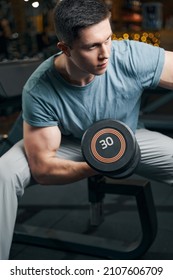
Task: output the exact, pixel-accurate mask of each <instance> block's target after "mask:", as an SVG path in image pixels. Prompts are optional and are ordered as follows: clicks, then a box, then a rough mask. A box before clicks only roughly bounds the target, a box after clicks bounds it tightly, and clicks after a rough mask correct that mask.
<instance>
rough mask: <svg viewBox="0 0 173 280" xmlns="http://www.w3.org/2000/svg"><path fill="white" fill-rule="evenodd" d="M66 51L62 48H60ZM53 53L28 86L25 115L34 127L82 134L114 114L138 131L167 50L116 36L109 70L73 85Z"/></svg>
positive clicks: (69, 133) (64, 133) (35, 73)
mask: <svg viewBox="0 0 173 280" xmlns="http://www.w3.org/2000/svg"><path fill="white" fill-rule="evenodd" d="M56 55H60V54H56ZM56 55H54V56H52V57H50V58H48V59H47V60H45V61H44V62H43V63H42V64H41V65H40V66H39V67H38V68H37V69H36V71H35V72H34V73H33V74H32V75H31V77H30V78H29V80H28V81H27V83H26V84H25V86H24V89H23V118H24V120H25V121H26V122H27V123H28V124H30V125H31V126H34V127H48V126H59V128H60V130H61V132H62V134H63V135H73V136H74V137H77V138H79V139H80V138H81V137H82V135H83V133H84V131H85V130H86V129H87V128H88V127H89V126H90V125H91V124H93V123H94V122H96V121H98V120H101V119H107V118H113V119H116V120H120V121H122V122H124V123H126V124H127V125H128V126H129V127H130V128H131V129H132V130H133V131H134V132H135V130H136V127H137V123H138V115H139V109H140V100H141V94H142V92H143V90H144V89H146V88H155V87H156V86H157V85H158V83H159V80H160V75H161V72H162V69H163V64H164V50H163V49H162V48H158V47H153V46H151V45H148V44H145V43H140V42H136V41H129V40H124V41H113V42H112V49H111V56H110V59H109V64H108V67H107V71H106V72H105V73H104V74H103V75H100V76H95V78H94V79H93V80H92V81H91V82H90V83H89V84H87V85H85V86H77V85H71V84H70V83H68V82H67V81H66V80H65V79H63V77H62V76H61V75H60V74H59V73H58V72H57V70H56V69H55V67H54V58H55V56H56Z"/></svg>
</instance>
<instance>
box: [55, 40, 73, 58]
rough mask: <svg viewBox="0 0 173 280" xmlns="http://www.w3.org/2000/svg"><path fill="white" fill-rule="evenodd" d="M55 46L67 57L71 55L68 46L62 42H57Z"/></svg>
mask: <svg viewBox="0 0 173 280" xmlns="http://www.w3.org/2000/svg"><path fill="white" fill-rule="evenodd" d="M57 47H58V48H59V49H60V50H61V51H62V52H63V53H64V54H65V55H66V56H68V57H70V56H71V54H70V48H69V46H67V45H66V44H65V43H64V42H58V44H57Z"/></svg>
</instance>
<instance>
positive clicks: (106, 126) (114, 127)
mask: <svg viewBox="0 0 173 280" xmlns="http://www.w3.org/2000/svg"><path fill="white" fill-rule="evenodd" d="M81 149H82V154H83V157H84V159H85V160H86V162H87V163H88V164H89V165H90V166H91V167H92V168H94V169H95V170H97V171H98V172H100V173H102V174H104V175H106V176H108V177H113V178H125V177H128V176H130V175H131V174H132V173H133V172H134V171H135V169H136V167H137V165H138V163H139V161H140V149H139V146H138V143H137V141H136V138H135V135H134V133H133V132H132V131H131V129H130V128H129V127H128V126H127V125H125V124H124V123H122V122H120V121H116V120H113V119H106V120H101V121H98V122H96V123H94V124H93V125H92V126H91V127H89V128H88V129H87V130H86V132H85V133H84V135H83V137H82V141H81Z"/></svg>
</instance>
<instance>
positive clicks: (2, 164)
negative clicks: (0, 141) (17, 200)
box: [0, 140, 31, 196]
mask: <svg viewBox="0 0 173 280" xmlns="http://www.w3.org/2000/svg"><path fill="white" fill-rule="evenodd" d="M0 169H1V170H0V174H1V176H0V177H1V185H2V184H6V185H12V186H13V187H14V188H15V189H16V194H17V195H18V196H21V195H22V194H23V192H24V188H25V187H27V186H28V185H29V183H30V181H31V173H30V169H29V166H28V162H27V159H26V155H25V152H24V147H23V140H21V141H19V142H18V143H16V144H15V145H14V146H13V147H12V148H11V149H10V150H8V151H7V152H6V153H5V154H4V155H3V156H2V157H1V158H0Z"/></svg>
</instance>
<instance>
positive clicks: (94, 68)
mask: <svg viewBox="0 0 173 280" xmlns="http://www.w3.org/2000/svg"><path fill="white" fill-rule="evenodd" d="M111 36H112V30H111V26H110V22H109V19H105V20H103V21H101V22H100V23H98V24H95V25H92V26H90V27H87V28H84V29H82V30H81V31H80V34H79V39H76V41H75V42H74V43H73V45H72V49H71V51H70V55H71V56H70V60H71V62H72V64H73V65H75V66H76V67H77V68H78V70H80V71H82V72H83V73H84V74H93V75H101V74H103V73H104V72H105V71H106V68H107V65H108V59H109V56H110V51H111Z"/></svg>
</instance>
